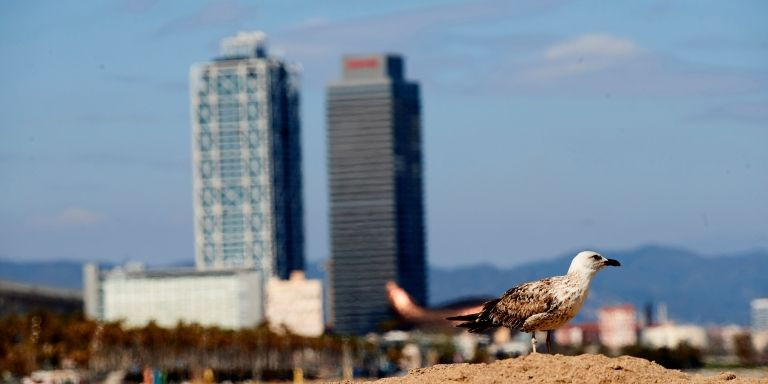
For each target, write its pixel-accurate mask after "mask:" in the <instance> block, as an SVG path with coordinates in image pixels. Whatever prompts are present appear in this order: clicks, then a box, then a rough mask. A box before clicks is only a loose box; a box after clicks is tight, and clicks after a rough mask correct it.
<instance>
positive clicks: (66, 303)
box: [0, 280, 83, 317]
mask: <svg viewBox="0 0 768 384" xmlns="http://www.w3.org/2000/svg"><path fill="white" fill-rule="evenodd" d="M82 309H83V295H82V294H80V292H76V291H72V290H68V289H61V288H54V287H47V286H42V285H34V284H22V283H16V282H11V281H2V280H0V317H2V316H6V315H11V314H21V313H29V312H32V311H36V310H43V311H51V312H56V313H75V312H79V311H81V310H82Z"/></svg>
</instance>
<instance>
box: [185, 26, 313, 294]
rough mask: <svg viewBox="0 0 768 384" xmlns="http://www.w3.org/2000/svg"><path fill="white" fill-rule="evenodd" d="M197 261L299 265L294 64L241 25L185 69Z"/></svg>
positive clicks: (209, 265)
mask: <svg viewBox="0 0 768 384" xmlns="http://www.w3.org/2000/svg"><path fill="white" fill-rule="evenodd" d="M190 77H191V87H190V92H191V103H192V129H193V154H194V159H193V163H194V167H193V168H194V177H193V178H194V201H195V246H196V247H195V248H196V249H195V253H196V265H197V268H198V269H202V270H207V269H226V268H239V267H247V268H256V269H260V270H262V271H263V272H264V273H265V276H277V277H280V278H283V279H287V278H288V277H289V275H290V271H291V270H297V269H303V268H304V250H303V248H304V233H303V213H302V211H303V209H302V195H301V191H302V189H301V148H300V141H299V133H300V126H299V89H298V83H297V80H298V71H297V69H296V68H295V67H293V66H290V65H288V64H286V63H284V62H283V61H281V60H279V59H276V58H274V57H269V56H267V52H266V44H265V37H264V34H263V33H261V32H251V33H240V34H238V35H237V36H234V37H230V38H226V39H224V40H223V41H222V43H221V51H220V55H219V57H217V58H215V59H214V60H213V61H211V62H208V63H203V64H199V65H196V66H193V67H192V70H191V74H190Z"/></svg>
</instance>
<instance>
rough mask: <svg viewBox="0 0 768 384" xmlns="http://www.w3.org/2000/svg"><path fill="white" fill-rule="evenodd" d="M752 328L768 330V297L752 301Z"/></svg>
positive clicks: (754, 329)
mask: <svg viewBox="0 0 768 384" xmlns="http://www.w3.org/2000/svg"><path fill="white" fill-rule="evenodd" d="M749 304H750V309H751V315H752V319H751V320H752V324H751V325H752V330H753V331H764V330H768V297H764V298H760V299H754V300H752V301H751V302H750V303H749Z"/></svg>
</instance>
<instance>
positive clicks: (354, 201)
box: [327, 55, 427, 334]
mask: <svg viewBox="0 0 768 384" xmlns="http://www.w3.org/2000/svg"><path fill="white" fill-rule="evenodd" d="M420 109H421V108H420V103H419V86H418V84H416V83H413V82H408V81H406V80H405V79H404V75H403V59H402V58H400V57H399V56H394V55H368V56H348V57H345V58H344V59H343V79H342V81H341V82H339V83H336V84H332V85H330V86H329V87H328V100H327V119H328V157H329V179H330V180H329V182H330V193H331V198H330V203H331V206H330V221H331V255H332V272H333V273H332V282H331V283H332V286H331V291H332V313H333V322H334V327H335V329H336V330H337V331H338V332H340V333H356V334H361V333H365V332H369V331H375V330H377V328H378V327H379V325H380V324H381V322H382V321H385V320H387V319H389V318H391V316H392V311H391V309H390V307H389V304H388V302H387V293H386V289H385V284H386V282H387V281H389V280H392V281H395V282H397V283H398V284H400V286H401V287H403V288H404V289H405V290H406V291H407V292H408V293H409V294H410V295H411V296H413V298H414V299H415V300H416V301H417V302H418V303H420V304H426V301H427V287H426V260H425V235H424V205H423V196H422V195H423V193H422V156H421V119H420V114H421V113H420Z"/></svg>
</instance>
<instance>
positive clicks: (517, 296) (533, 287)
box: [483, 278, 555, 329]
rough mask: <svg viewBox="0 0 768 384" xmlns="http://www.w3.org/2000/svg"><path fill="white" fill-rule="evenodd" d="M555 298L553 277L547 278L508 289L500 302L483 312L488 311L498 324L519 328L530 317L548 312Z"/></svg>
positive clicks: (489, 315)
mask: <svg viewBox="0 0 768 384" xmlns="http://www.w3.org/2000/svg"><path fill="white" fill-rule="evenodd" d="M554 298H555V296H554V294H553V292H552V278H546V279H542V280H537V281H531V282H529V283H525V284H521V285H518V286H517V287H514V288H512V289H510V290H508V291H507V292H506V293H504V294H503V295H502V296H501V297H499V298H498V299H497V300H498V302H496V303H495V304H494V305H493V306H492V307H490V308H484V310H483V312H484V313H486V312H487V314H488V317H489V318H490V319H491V320H492V321H493V322H494V323H496V324H499V325H503V326H505V327H510V328H515V329H518V328H520V327H522V326H523V323H525V320H526V319H528V318H529V317H531V316H533V315H535V314H537V313H544V312H547V311H548V310H549V309H550V308H551V307H552V302H553V301H554ZM494 301H495V300H494ZM491 303H492V302H488V303H487V304H491Z"/></svg>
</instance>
